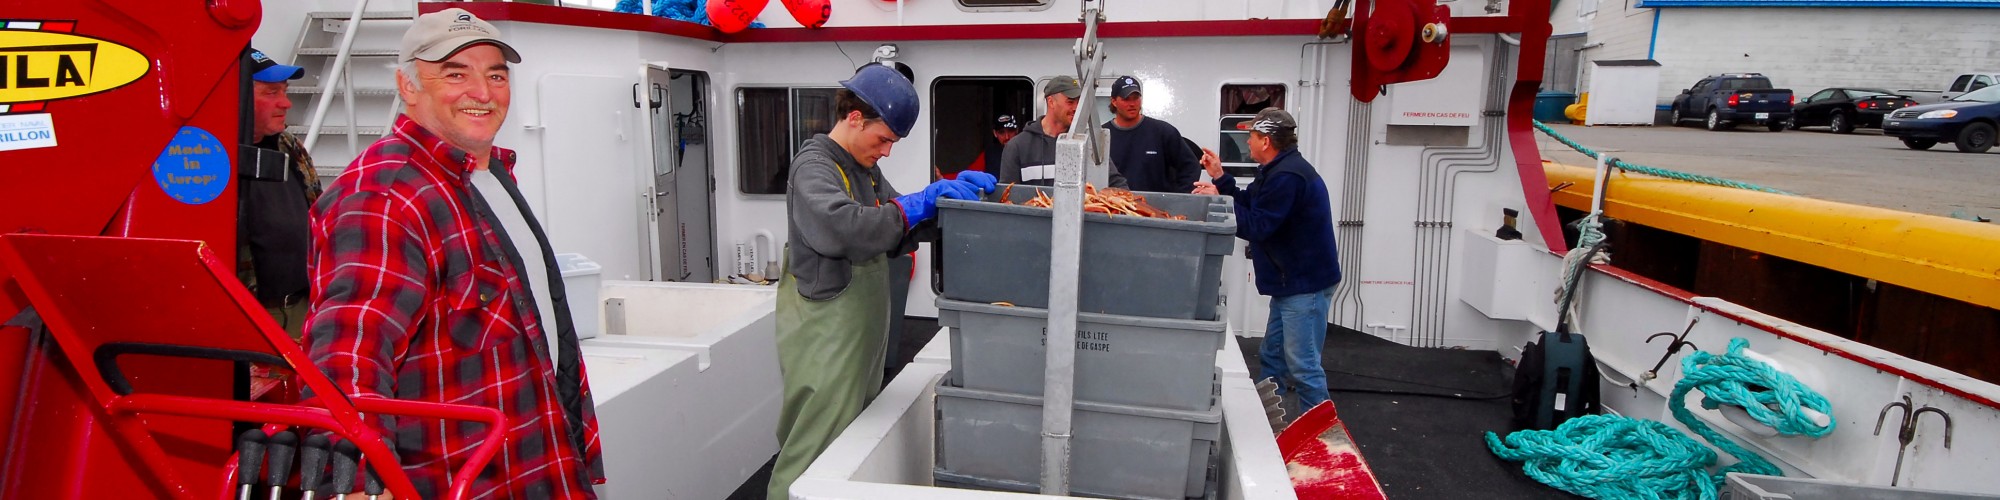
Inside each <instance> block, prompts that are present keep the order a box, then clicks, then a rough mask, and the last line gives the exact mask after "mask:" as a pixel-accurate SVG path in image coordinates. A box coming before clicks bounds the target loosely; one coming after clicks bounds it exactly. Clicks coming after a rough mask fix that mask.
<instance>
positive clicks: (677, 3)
mask: <svg viewBox="0 0 2000 500" xmlns="http://www.w3.org/2000/svg"><path fill="white" fill-rule="evenodd" d="M612 10H615V11H618V12H624V13H626V14H638V13H639V12H640V9H639V0H618V7H617V8H614V9H612ZM653 15H655V16H660V17H664V18H667V19H673V20H676V21H687V22H690V23H695V24H700V25H704V26H714V25H715V23H713V22H709V20H708V9H707V8H705V7H704V2H701V1H697V0H653ZM750 27H752V28H762V27H764V23H760V22H752V23H750Z"/></svg>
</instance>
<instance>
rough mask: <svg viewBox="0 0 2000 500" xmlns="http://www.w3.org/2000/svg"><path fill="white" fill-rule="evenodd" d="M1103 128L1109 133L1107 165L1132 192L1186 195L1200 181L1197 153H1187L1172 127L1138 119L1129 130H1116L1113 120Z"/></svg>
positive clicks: (1116, 124) (1185, 144)
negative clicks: (1109, 165)
mask: <svg viewBox="0 0 2000 500" xmlns="http://www.w3.org/2000/svg"><path fill="white" fill-rule="evenodd" d="M1104 128H1105V129H1106V130H1110V131H1111V164H1113V165H1117V166H1118V171H1119V172H1121V173H1124V174H1125V180H1126V182H1127V183H1128V184H1130V187H1131V189H1132V190H1133V191H1156V192H1161V193H1186V192H1189V191H1193V190H1194V181H1198V180H1201V153H1200V152H1197V151H1188V148H1187V143H1185V142H1183V141H1181V131H1180V129H1177V128H1174V125H1173V124H1171V123H1167V122H1164V121H1160V120H1155V119H1153V118H1151V117H1146V116H1140V117H1139V124H1138V125H1134V126H1132V128H1129V129H1127V128H1119V127H1118V121H1117V120H1112V121H1108V122H1104Z"/></svg>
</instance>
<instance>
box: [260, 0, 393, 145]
mask: <svg viewBox="0 0 2000 500" xmlns="http://www.w3.org/2000/svg"><path fill="white" fill-rule="evenodd" d="M370 3H371V2H370V1H369V0H356V1H355V5H354V10H352V11H348V12H313V13H309V14H307V15H306V20H305V27H304V29H301V30H299V40H298V45H297V46H296V47H295V48H294V49H293V50H292V64H293V65H295V66H301V67H304V68H306V78H305V79H302V80H300V81H298V82H295V84H294V85H293V86H292V87H291V89H290V90H289V91H288V92H287V93H289V94H291V96H292V97H293V98H294V100H295V106H296V105H297V104H306V105H309V106H310V107H309V108H306V107H300V108H298V109H311V110H312V112H311V113H310V114H308V113H292V114H291V116H292V117H293V118H294V119H299V118H303V119H304V120H305V121H304V122H302V123H295V124H292V125H290V126H287V127H286V128H285V131H287V132H291V133H292V134H293V135H296V136H299V138H300V139H301V141H303V142H304V143H305V146H306V148H307V149H308V150H310V151H311V153H312V158H313V163H314V166H315V167H317V168H318V169H319V174H320V176H321V177H324V178H331V177H333V176H336V175H339V174H340V172H341V170H344V169H346V168H347V164H348V163H350V162H352V161H353V159H354V157H355V156H358V155H360V154H361V150H362V149H364V148H367V147H368V145H369V144H370V143H373V142H374V141H375V139H377V138H379V137H381V136H382V134H384V133H387V131H388V130H389V125H390V124H391V123H393V122H394V120H395V117H396V114H397V113H398V112H400V110H401V108H402V104H403V103H402V98H401V96H399V95H398V94H397V93H396V79H395V75H396V53H397V43H399V42H400V41H401V40H402V35H403V31H404V30H407V29H408V28H409V26H410V23H411V22H412V21H413V20H414V19H416V14H417V12H416V0H389V1H381V2H374V3H376V4H377V5H376V7H378V8H376V9H370V8H369V7H370ZM381 4H389V5H381ZM392 9H393V10H392ZM336 100H338V101H339V103H340V106H338V108H336V107H335V106H334V102H335V101H336ZM328 136H332V137H328ZM330 138H331V139H344V140H327V139H330Z"/></svg>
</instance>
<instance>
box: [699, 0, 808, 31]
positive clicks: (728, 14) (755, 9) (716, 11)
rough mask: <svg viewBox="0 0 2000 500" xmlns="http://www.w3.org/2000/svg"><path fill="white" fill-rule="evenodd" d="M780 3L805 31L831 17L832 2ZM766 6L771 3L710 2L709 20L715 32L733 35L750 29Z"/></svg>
mask: <svg viewBox="0 0 2000 500" xmlns="http://www.w3.org/2000/svg"><path fill="white" fill-rule="evenodd" d="M782 1H783V2H784V4H785V10H786V11H789V12H791V13H792V19H795V20H798V22H799V24H800V25H802V26H805V27H807V28H818V27H821V26H825V25H826V20H827V18H829V17H833V3H832V0H782ZM769 4H770V0H709V2H708V19H709V21H710V22H712V23H715V29H719V30H722V32H723V33H735V32H738V31H743V29H744V28H748V27H750V23H751V22H752V21H755V20H756V19H757V15H758V14H762V13H763V12H764V6H766V5H769Z"/></svg>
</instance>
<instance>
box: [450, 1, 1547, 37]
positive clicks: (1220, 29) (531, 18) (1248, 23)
mask: <svg viewBox="0 0 2000 500" xmlns="http://www.w3.org/2000/svg"><path fill="white" fill-rule="evenodd" d="M449 8H460V9H465V10H466V11H469V12H472V14H473V15H476V16H479V17H480V18H481V19H485V20H487V21H517V22H531V23H537V24H554V25H562V26H577V27H584V28H603V29H616V30H627V31H645V32H653V33H661V34H666V35H673V36H678V37H683V38H692V39H696V40H708V41H711V42H722V43H759V42H765V43H786V42H859V41H885V40H896V41H922V40H1033V39H1064V38H1077V37H1081V36H1083V25H1082V24H1079V23H1058V24H966V25H925V26H856V27H842V28H819V29H812V28H761V29H751V30H744V31H742V32H739V33H734V34H724V33H722V32H721V31H717V30H716V29H715V28H712V27H709V26H704V25H700V24H694V23H688V22H683V21H675V20H671V19H666V18H662V17H648V16H644V15H639V14H625V13H619V12H608V11H600V10H594V9H580V8H574V7H555V6H549V5H539V4H531V3H519V2H437V3H424V4H422V10H423V11H424V12H436V11H439V10H444V9H449ZM1319 22H1320V21H1319V20H1318V19H1251V20H1235V21H1148V22H1113V23H1105V24H1103V25H1100V26H1099V27H1098V32H1097V35H1098V37H1100V38H1161V37H1203V36H1312V35H1316V34H1318V33H1319ZM1451 23H1452V24H1451V26H1452V30H1453V31H1455V32H1458V33H1513V32H1518V31H1520V30H1519V29H1518V28H1516V27H1515V24H1516V23H1515V22H1514V21H1513V20H1512V19H1511V18H1501V17H1462V18H1453V19H1452V21H1451Z"/></svg>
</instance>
